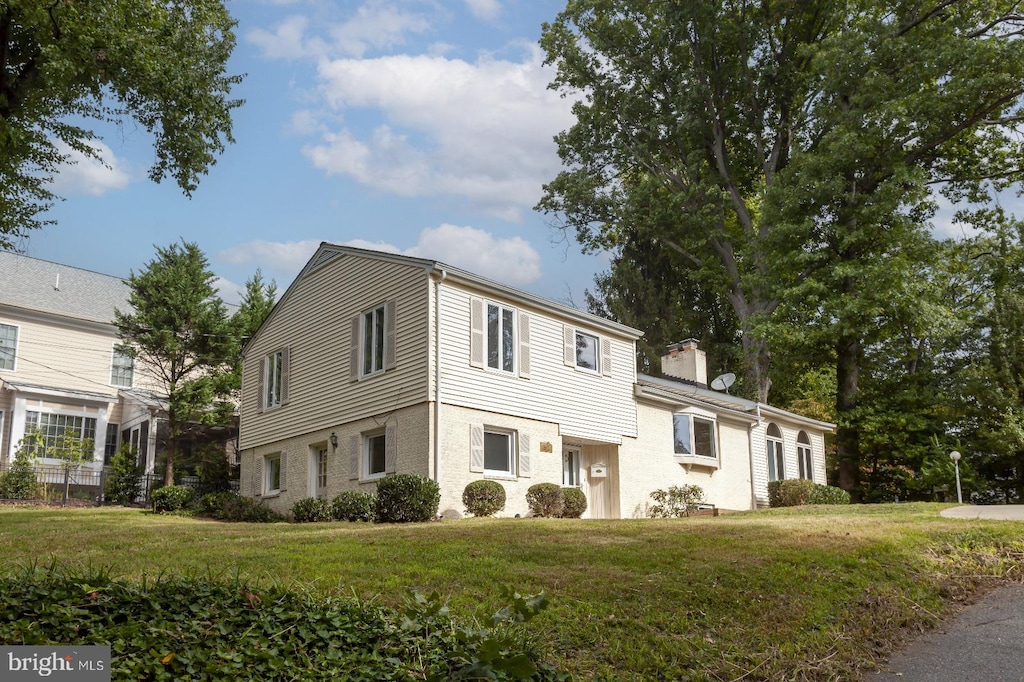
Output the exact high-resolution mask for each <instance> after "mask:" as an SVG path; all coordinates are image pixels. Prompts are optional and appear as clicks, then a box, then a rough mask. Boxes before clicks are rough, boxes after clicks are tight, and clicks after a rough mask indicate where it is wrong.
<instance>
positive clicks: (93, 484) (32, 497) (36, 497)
mask: <svg viewBox="0 0 1024 682" xmlns="http://www.w3.org/2000/svg"><path fill="white" fill-rule="evenodd" d="M109 476H110V469H109V467H104V468H102V469H93V468H91V467H84V466H83V467H64V466H60V465H57V466H52V465H36V466H32V467H26V468H25V469H23V470H21V471H18V470H15V471H14V472H12V471H11V467H10V465H8V464H2V465H0V501H6V502H9V501H16V502H17V501H24V502H43V503H46V504H59V505H61V506H68V505H74V506H87V505H90V504H91V505H96V506H99V505H101V504H103V501H104V491H105V489H106V482H107V478H108V477H109ZM163 482H164V477H163V476H162V475H159V474H140V475H139V494H138V496H137V497H136V498H135V504H139V505H146V506H148V505H149V503H150V495H151V494H152V492H153V491H154V490H156V489H157V488H159V487H161V486H163ZM230 483H231V489H232V490H234V491H235V492H237V491H238V481H231V482H230ZM178 485H184V486H188V487H190V488H193V489H195V490H196V491H197V492H203V484H202V481H200V479H199V477H198V476H182V477H181V478H180V479H179V480H178Z"/></svg>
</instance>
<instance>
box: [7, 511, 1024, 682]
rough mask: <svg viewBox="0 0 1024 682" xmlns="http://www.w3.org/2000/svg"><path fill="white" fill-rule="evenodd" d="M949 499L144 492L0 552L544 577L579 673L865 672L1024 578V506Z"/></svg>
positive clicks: (374, 598) (238, 571)
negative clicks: (452, 516) (182, 511)
mask: <svg viewBox="0 0 1024 682" xmlns="http://www.w3.org/2000/svg"><path fill="white" fill-rule="evenodd" d="M940 508H941V506H939V505H927V504H901V505H878V506H852V507H827V508H826V507H801V508H792V509H778V510H769V511H764V512H752V513H744V514H729V515H725V516H721V517H717V518H710V517H698V518H689V519H658V520H654V519H648V520H623V521H580V520H568V519H466V520H460V521H457V522H444V523H426V524H406V525H395V526H389V525H376V526H375V525H370V524H348V523H345V524H341V523H314V524H265V525H263V524H261V525H248V524H224V523H217V522H210V521H204V520H200V519H192V518H183V517H173V516H171V517H168V516H158V515H153V514H148V513H145V512H139V511H135V510H121V509H83V510H57V509H40V508H3V509H2V510H0V543H3V546H4V547H5V548H6V550H5V553H4V556H3V559H0V562H2V563H0V567H6V568H7V569H8V572H9V571H12V570H15V569H16V567H17V566H19V565H25V564H30V563H32V562H34V561H37V562H39V561H41V562H48V561H50V560H51V559H53V560H56V561H58V562H61V563H64V564H70V565H73V566H80V567H86V568H88V567H103V570H105V571H107V572H108V573H110V574H111V575H112V576H115V577H123V578H126V579H129V580H139V579H141V577H142V576H145V575H150V576H154V575H160V574H161V573H162V572H163V573H166V572H167V571H168V570H173V572H174V573H175V574H179V575H180V574H201V575H209V576H214V577H223V576H232V577H236V578H237V579H240V580H244V581H248V582H254V583H260V582H264V583H266V582H269V583H273V584H277V585H281V586H282V587H284V588H289V589H292V590H295V591H299V592H309V593H313V594H317V595H322V596H324V597H336V596H340V595H353V594H354V595H359V597H360V598H361V599H363V600H365V601H371V602H373V603H379V604H381V605H383V606H388V607H399V606H401V601H402V598H403V596H404V595H405V594H406V592H407V590H409V589H418V590H420V591H423V592H431V591H434V590H436V591H438V592H440V593H441V594H443V595H448V596H449V597H450V606H451V608H452V611H453V613H454V614H456V615H457V616H459V617H465V618H477V619H480V618H483V617H486V615H487V614H489V613H493V611H494V610H495V608H496V607H497V606H498V605H499V604H498V601H499V596H498V588H499V586H501V585H514V586H515V587H516V588H517V589H518V590H519V591H520V592H522V593H531V594H532V593H538V592H541V591H543V592H545V593H546V594H547V596H548V597H549V599H550V600H551V606H550V607H549V608H548V609H547V610H546V611H544V612H543V613H541V614H540V615H539V616H537V618H536V619H534V620H533V621H532V622H531V623H530V629H531V631H532V632H533V633H534V634H535V635H536V636H537V637H538V638H539V640H540V641H543V642H544V655H545V660H546V661H547V662H549V663H551V664H554V665H556V666H557V667H559V668H560V669H563V670H567V671H569V672H571V673H573V674H574V675H575V676H576V677H577V678H579V679H607V680H613V679H616V680H618V679H689V680H720V679H736V678H739V677H741V676H744V675H746V677H743V679H745V680H755V679H779V678H785V679H796V680H801V679H835V678H845V679H849V678H852V677H856V675H857V674H858V673H859V672H860V671H863V670H865V669H869V668H871V667H873V666H874V665H875V664H876V663H877V661H878V660H879V657H880V656H882V655H884V654H885V653H887V652H888V651H890V650H891V649H892V647H894V646H895V645H896V644H897V643H899V642H900V641H902V640H903V639H904V638H906V637H908V636H910V635H913V634H916V633H918V632H920V631H921V630H922V629H925V628H928V627H930V626H932V625H933V624H934V623H935V622H936V620H937V619H938V618H939V617H941V616H942V615H943V614H944V613H946V612H947V611H948V610H949V609H950V607H951V605H954V604H955V603H957V602H962V601H964V600H966V599H968V598H969V597H970V595H971V594H972V592H973V591H974V590H976V589H977V588H978V587H979V586H983V585H986V584H991V583H993V582H995V581H999V580H1008V579H1013V580H1016V579H1020V576H1021V571H1022V566H1024V563H1022V562H1024V541H1022V539H1021V538H1022V533H1021V531H1022V524H1020V523H1010V522H987V521H976V520H971V521H965V520H959V519H944V518H941V517H939V516H938V510H939V509H940Z"/></svg>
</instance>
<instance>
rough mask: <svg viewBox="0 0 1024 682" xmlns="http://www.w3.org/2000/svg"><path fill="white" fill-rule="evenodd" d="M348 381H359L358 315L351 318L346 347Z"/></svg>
mask: <svg viewBox="0 0 1024 682" xmlns="http://www.w3.org/2000/svg"><path fill="white" fill-rule="evenodd" d="M348 379H349V381H358V380H359V315H356V316H355V317H353V318H352V334H351V336H350V337H349V346H348Z"/></svg>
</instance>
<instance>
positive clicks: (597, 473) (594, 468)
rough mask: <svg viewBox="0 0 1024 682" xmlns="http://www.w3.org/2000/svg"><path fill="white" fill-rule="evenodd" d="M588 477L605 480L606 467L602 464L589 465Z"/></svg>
mask: <svg viewBox="0 0 1024 682" xmlns="http://www.w3.org/2000/svg"><path fill="white" fill-rule="evenodd" d="M590 477H591V478H607V477H608V467H607V466H605V465H604V464H591V465H590Z"/></svg>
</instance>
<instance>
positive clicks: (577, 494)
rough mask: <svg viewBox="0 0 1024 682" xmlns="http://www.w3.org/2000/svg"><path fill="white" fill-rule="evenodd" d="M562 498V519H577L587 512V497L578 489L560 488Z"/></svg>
mask: <svg viewBox="0 0 1024 682" xmlns="http://www.w3.org/2000/svg"><path fill="white" fill-rule="evenodd" d="M562 498H563V499H564V500H565V506H564V507H563V508H562V518H563V519H578V518H579V517H581V516H583V512H585V511H587V496H586V494H585V493H584V492H583V491H582V490H580V489H579V488H562Z"/></svg>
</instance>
